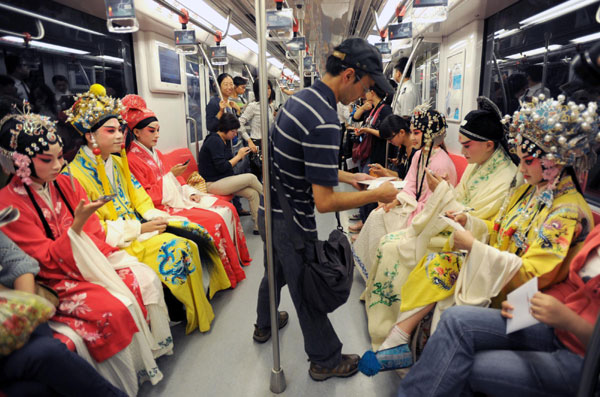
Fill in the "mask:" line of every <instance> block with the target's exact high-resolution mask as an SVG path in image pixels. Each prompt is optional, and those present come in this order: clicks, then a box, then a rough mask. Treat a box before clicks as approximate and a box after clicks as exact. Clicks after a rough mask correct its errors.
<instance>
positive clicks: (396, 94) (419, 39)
mask: <svg viewBox="0 0 600 397" xmlns="http://www.w3.org/2000/svg"><path fill="white" fill-rule="evenodd" d="M422 42H423V36H421V37H419V38H417V42H416V43H415V46H414V47H413V49H412V51H411V53H410V56H409V57H408V62H406V66H404V70H403V71H402V76H400V82H399V83H398V89H397V90H396V93H395V94H394V100H393V101H392V111H393V110H394V109H395V108H396V102H398V97H400V90H401V88H402V83H404V76H406V73H407V72H408V68H409V67H411V66H412V65H411V64H412V61H413V58H414V57H415V53H416V52H417V49H418V48H419V45H421V43H422ZM400 116H403V115H400ZM389 149H390V143H389V142H387V143H386V145H385V168H387V167H388V153H389Z"/></svg>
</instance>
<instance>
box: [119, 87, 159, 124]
mask: <svg viewBox="0 0 600 397" xmlns="http://www.w3.org/2000/svg"><path fill="white" fill-rule="evenodd" d="M121 103H122V104H123V110H122V111H121V117H122V118H123V120H125V122H126V123H127V127H129V129H130V130H133V129H134V128H135V127H136V126H137V125H138V124H139V123H140V122H142V121H144V120H148V119H152V121H155V120H157V118H156V114H155V113H154V112H153V111H152V110H150V109H148V106H147V105H146V101H144V99H143V98H142V97H140V96H139V95H135V94H129V95H127V96H125V98H123V100H122V101H121Z"/></svg>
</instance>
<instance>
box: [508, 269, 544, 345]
mask: <svg viewBox="0 0 600 397" xmlns="http://www.w3.org/2000/svg"><path fill="white" fill-rule="evenodd" d="M537 291H538V279H537V277H534V278H532V279H531V280H529V281H528V282H526V283H525V284H523V285H521V286H520V287H519V288H517V289H516V290H514V291H513V292H511V293H510V294H508V295H507V296H506V300H507V301H508V303H510V304H511V305H512V307H514V310H513V311H512V315H513V318H508V319H506V333H507V334H510V333H511V332H515V331H518V330H520V329H523V328H527V327H531V326H532V325H535V324H537V323H539V321H538V320H536V319H535V318H534V317H533V316H532V315H531V312H530V311H529V309H530V307H531V303H530V302H529V301H530V300H531V298H532V297H533V295H535V293H536V292H537Z"/></svg>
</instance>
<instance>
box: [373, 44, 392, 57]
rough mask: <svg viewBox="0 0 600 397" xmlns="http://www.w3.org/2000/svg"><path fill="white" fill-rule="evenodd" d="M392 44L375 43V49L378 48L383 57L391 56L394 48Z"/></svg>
mask: <svg viewBox="0 0 600 397" xmlns="http://www.w3.org/2000/svg"><path fill="white" fill-rule="evenodd" d="M390 44H391V43H390V42H382V43H375V48H377V49H378V50H379V52H381V54H382V55H383V54H391V53H392V46H391V45H390Z"/></svg>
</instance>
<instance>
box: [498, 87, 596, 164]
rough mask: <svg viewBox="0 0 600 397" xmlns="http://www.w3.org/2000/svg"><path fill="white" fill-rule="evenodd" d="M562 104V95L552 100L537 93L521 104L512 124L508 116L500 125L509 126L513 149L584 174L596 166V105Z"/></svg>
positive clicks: (563, 100)
mask: <svg viewBox="0 0 600 397" xmlns="http://www.w3.org/2000/svg"><path fill="white" fill-rule="evenodd" d="M564 102H565V96H564V95H559V96H558V97H557V99H556V100H554V99H552V98H548V99H546V96H545V95H544V94H540V95H539V96H538V97H534V98H533V100H532V102H529V103H524V104H522V107H521V109H520V110H518V111H516V112H515V113H514V114H513V117H512V122H511V121H510V120H511V117H510V116H508V115H506V116H504V119H503V120H502V122H503V123H505V124H508V125H509V133H508V135H509V143H511V144H512V145H515V147H517V146H520V147H521V150H523V151H525V152H527V153H530V154H531V155H532V156H533V157H539V158H541V159H542V160H546V161H548V162H553V163H555V164H556V165H562V166H568V165H570V166H572V167H573V168H574V169H575V170H576V171H578V172H581V171H585V170H588V169H590V168H592V166H594V164H595V163H596V152H595V148H596V147H597V146H598V144H600V132H599V131H598V128H599V121H598V114H597V110H598V105H597V104H596V103H595V102H590V103H588V105H587V106H586V105H583V104H581V105H577V104H576V103H575V102H568V103H567V104H565V103H564Z"/></svg>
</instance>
